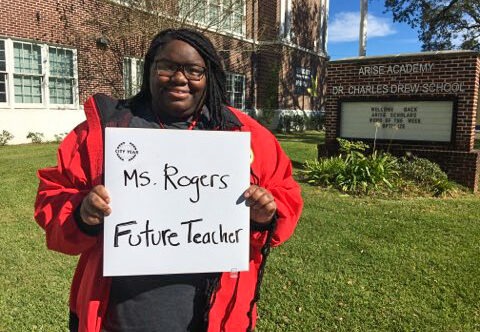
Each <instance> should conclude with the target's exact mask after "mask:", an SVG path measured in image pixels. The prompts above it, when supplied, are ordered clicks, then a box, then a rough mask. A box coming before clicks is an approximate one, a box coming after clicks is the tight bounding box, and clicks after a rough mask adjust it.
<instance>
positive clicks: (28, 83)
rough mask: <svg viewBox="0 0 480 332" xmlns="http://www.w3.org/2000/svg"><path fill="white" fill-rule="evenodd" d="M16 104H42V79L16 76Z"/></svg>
mask: <svg viewBox="0 0 480 332" xmlns="http://www.w3.org/2000/svg"><path fill="white" fill-rule="evenodd" d="M13 83H14V87H15V102H16V103H41V102H42V89H41V83H42V81H41V77H39V76H28V75H14V77H13Z"/></svg>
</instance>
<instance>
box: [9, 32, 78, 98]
mask: <svg viewBox="0 0 480 332" xmlns="http://www.w3.org/2000/svg"><path fill="white" fill-rule="evenodd" d="M77 101H78V93H77V73H76V52H75V50H73V49H67V48H59V47H53V46H48V45H45V44H37V43H29V42H25V41H15V40H11V39H0V105H7V106H14V105H20V104H21V105H23V106H26V107H38V106H42V107H48V106H52V105H55V106H58V105H72V106H73V105H76V103H77ZM29 105H31V106H29Z"/></svg>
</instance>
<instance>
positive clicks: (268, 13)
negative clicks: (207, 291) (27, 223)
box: [0, 0, 328, 144]
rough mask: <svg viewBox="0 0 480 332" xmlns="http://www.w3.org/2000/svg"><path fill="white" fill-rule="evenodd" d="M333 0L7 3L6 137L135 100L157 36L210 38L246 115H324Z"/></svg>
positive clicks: (0, 116) (0, 82)
mask: <svg viewBox="0 0 480 332" xmlns="http://www.w3.org/2000/svg"><path fill="white" fill-rule="evenodd" d="M327 12H328V0H320V1H314V0H262V1H258V0H200V1H199V0H195V1H194V0H179V1H153V0H150V1H149V0H116V1H113V0H110V1H108V0H82V1H76V0H65V1H55V0H42V1H39V0H36V1H35V0H25V1H15V0H2V1H1V2H0V133H1V132H2V131H3V130H7V131H9V132H10V133H12V134H13V135H14V136H15V138H14V139H13V140H12V141H11V142H10V143H14V144H15V143H23V142H28V141H29V140H27V139H26V135H27V133H28V132H40V133H43V134H44V135H45V139H47V140H51V139H53V138H54V135H59V134H62V133H65V132H67V131H69V130H70V129H71V128H73V127H74V126H75V125H76V124H78V123H79V122H81V121H82V120H83V119H84V115H83V112H82V111H81V109H82V106H81V105H82V104H83V102H84V101H85V99H86V98H87V97H88V96H89V95H92V94H94V93H97V92H103V93H106V94H109V95H112V96H115V97H118V98H124V97H129V96H131V95H132V94H134V93H135V92H136V91H137V90H138V88H139V83H140V82H141V75H142V71H143V70H142V57H143V55H144V52H145V51H146V49H147V47H148V43H149V41H150V39H151V38H152V36H153V35H154V34H155V33H156V32H158V31H160V30H162V29H164V28H166V27H179V26H190V27H195V28H197V29H201V30H202V31H205V33H206V34H207V35H209V37H210V38H211V39H212V40H213V42H214V44H215V45H216V47H217V49H218V50H219V53H220V55H221V56H222V57H223V59H224V62H225V68H226V71H227V92H228V96H227V97H228V98H229V100H230V102H231V104H232V105H233V106H235V107H237V108H240V109H243V110H246V111H258V110H275V111H278V110H304V111H309V110H312V109H316V108H317V107H318V106H317V105H318V101H319V100H320V98H321V93H320V96H318V97H315V98H314V97H311V96H310V95H308V93H307V91H306V87H308V85H309V84H310V83H311V80H312V78H315V79H318V80H319V81H320V84H321V83H322V78H323V77H324V72H325V62H326V50H325V43H326V17H327Z"/></svg>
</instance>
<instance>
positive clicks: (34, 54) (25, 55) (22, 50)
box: [13, 43, 42, 75]
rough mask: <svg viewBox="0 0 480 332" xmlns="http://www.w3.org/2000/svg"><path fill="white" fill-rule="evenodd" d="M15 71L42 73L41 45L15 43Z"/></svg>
mask: <svg viewBox="0 0 480 332" xmlns="http://www.w3.org/2000/svg"><path fill="white" fill-rule="evenodd" d="M13 55H14V59H13V60H14V68H15V73H23V74H38V75H40V74H42V55H41V51H40V46H38V45H34V44H27V43H13Z"/></svg>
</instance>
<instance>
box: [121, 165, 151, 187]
mask: <svg viewBox="0 0 480 332" xmlns="http://www.w3.org/2000/svg"><path fill="white" fill-rule="evenodd" d="M123 180H124V186H125V187H127V186H128V184H129V181H132V180H133V181H134V183H135V187H137V188H138V186H139V185H140V186H141V187H144V186H148V185H149V184H150V177H149V175H148V172H147V171H145V172H142V173H140V174H138V172H137V170H136V169H134V170H133V171H132V173H131V174H128V171H127V170H124V171H123Z"/></svg>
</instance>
